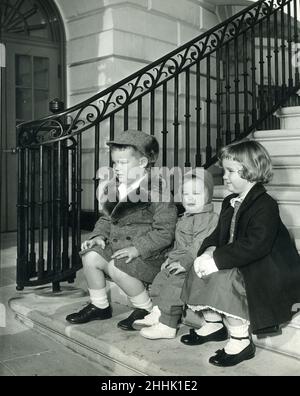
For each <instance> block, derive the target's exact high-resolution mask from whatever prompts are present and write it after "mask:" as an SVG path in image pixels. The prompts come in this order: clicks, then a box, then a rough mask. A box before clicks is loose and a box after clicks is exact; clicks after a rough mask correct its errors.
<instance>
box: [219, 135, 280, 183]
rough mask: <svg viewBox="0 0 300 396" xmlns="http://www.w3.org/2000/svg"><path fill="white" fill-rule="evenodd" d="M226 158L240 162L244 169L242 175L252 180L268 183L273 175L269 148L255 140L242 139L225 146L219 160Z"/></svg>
mask: <svg viewBox="0 0 300 396" xmlns="http://www.w3.org/2000/svg"><path fill="white" fill-rule="evenodd" d="M224 159H229V160H233V161H237V162H239V163H240V164H241V165H242V166H243V169H242V170H241V173H240V176H241V178H243V179H246V180H248V181H250V182H257V183H263V184H267V183H269V181H270V180H271V179H272V177H273V172H272V161H271V158H270V155H269V153H268V152H267V150H266V149H265V148H264V147H263V146H262V145H261V144H260V143H258V142H256V141H255V140H248V139H245V140H242V141H240V142H236V143H232V144H229V145H228V146H225V147H223V148H222V149H221V150H220V153H219V161H220V163H222V161H223V160H224Z"/></svg>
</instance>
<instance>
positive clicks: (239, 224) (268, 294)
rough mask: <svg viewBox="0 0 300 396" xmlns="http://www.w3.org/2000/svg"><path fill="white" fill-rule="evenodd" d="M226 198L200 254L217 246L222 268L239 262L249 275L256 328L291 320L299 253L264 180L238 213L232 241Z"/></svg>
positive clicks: (298, 288) (298, 297)
mask: <svg viewBox="0 0 300 396" xmlns="http://www.w3.org/2000/svg"><path fill="white" fill-rule="evenodd" d="M235 196H236V194H233V195H230V196H228V197H226V198H225V200H224V202H223V205H222V210H221V214H220V218H219V222H218V225H217V228H216V229H215V231H214V232H213V233H212V234H211V235H210V236H209V237H208V238H206V239H205V240H204V242H203V244H202V246H201V248H200V250H199V252H198V256H200V255H201V254H202V253H203V252H204V251H205V250H206V249H207V248H208V247H209V246H216V247H217V249H216V250H215V252H214V260H215V263H216V265H217V267H218V269H219V270H225V269H230V268H234V267H236V268H238V269H239V270H240V271H241V273H242V275H243V277H244V281H245V288H246V293H247V300H248V306H249V314H250V322H251V327H252V331H253V333H255V331H257V330H261V329H264V328H267V327H272V326H276V325H279V324H282V323H284V322H287V321H289V320H290V319H291V317H292V315H293V304H295V303H300V258H299V255H298V252H297V250H296V248H295V246H294V244H293V242H292V241H291V238H290V235H289V232H288V230H287V229H286V227H285V226H284V225H283V223H282V221H281V219H280V215H279V209H278V205H277V203H276V201H275V200H274V199H273V198H272V197H270V196H269V195H268V194H267V192H266V190H265V188H264V187H263V186H262V185H261V184H256V185H255V186H254V187H253V188H252V189H251V190H250V192H249V193H248V194H247V196H246V198H245V200H244V201H243V203H242V205H241V207H240V209H239V211H238V213H237V218H236V227H235V231H234V240H233V242H232V243H230V244H228V240H229V229H230V223H231V218H232V215H233V208H232V206H231V205H230V199H231V198H233V197H235Z"/></svg>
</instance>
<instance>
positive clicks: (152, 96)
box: [150, 91, 155, 136]
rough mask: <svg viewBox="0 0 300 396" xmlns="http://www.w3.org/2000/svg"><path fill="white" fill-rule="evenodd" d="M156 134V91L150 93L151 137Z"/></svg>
mask: <svg viewBox="0 0 300 396" xmlns="http://www.w3.org/2000/svg"><path fill="white" fill-rule="evenodd" d="M154 134H155V91H151V92H150V135H152V136H154Z"/></svg>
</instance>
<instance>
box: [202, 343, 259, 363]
mask: <svg viewBox="0 0 300 396" xmlns="http://www.w3.org/2000/svg"><path fill="white" fill-rule="evenodd" d="M236 338H237V337H236ZM255 349H256V348H255V345H254V343H253V341H252V340H250V344H249V345H248V346H247V347H246V348H245V349H243V350H242V351H241V352H240V353H237V354H236V355H229V354H227V353H226V352H225V350H224V349H219V350H218V351H217V352H216V355H215V356H212V357H211V358H210V359H209V363H211V364H213V365H214V366H218V367H231V366H235V365H237V364H239V363H241V362H243V361H244V360H250V359H252V358H254V356H255Z"/></svg>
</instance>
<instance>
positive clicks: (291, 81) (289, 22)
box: [287, 0, 295, 93]
mask: <svg viewBox="0 0 300 396" xmlns="http://www.w3.org/2000/svg"><path fill="white" fill-rule="evenodd" d="M294 1H295V0H294ZM287 9H288V12H287V18H288V20H287V29H288V40H287V41H288V69H289V79H288V87H289V93H290V91H291V89H292V88H293V85H294V79H293V59H292V57H293V54H292V16H291V3H290V2H289V3H288V4H287Z"/></svg>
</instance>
